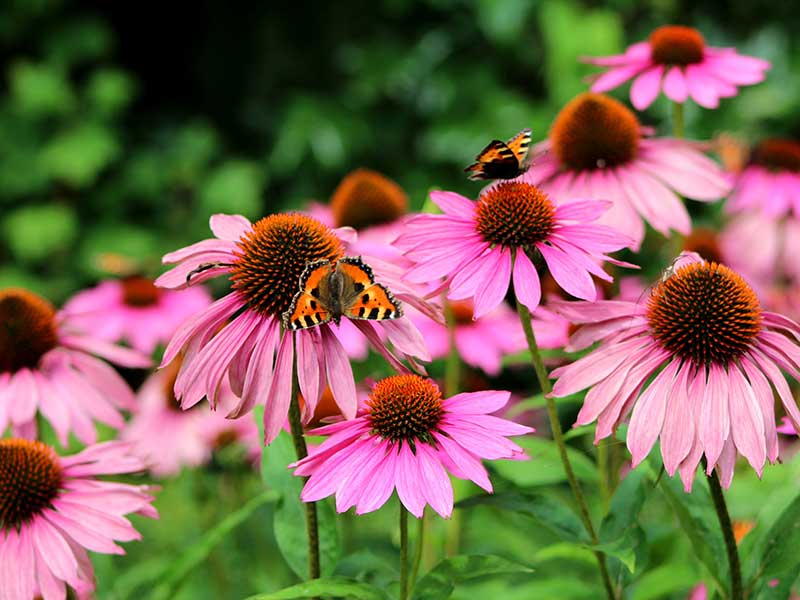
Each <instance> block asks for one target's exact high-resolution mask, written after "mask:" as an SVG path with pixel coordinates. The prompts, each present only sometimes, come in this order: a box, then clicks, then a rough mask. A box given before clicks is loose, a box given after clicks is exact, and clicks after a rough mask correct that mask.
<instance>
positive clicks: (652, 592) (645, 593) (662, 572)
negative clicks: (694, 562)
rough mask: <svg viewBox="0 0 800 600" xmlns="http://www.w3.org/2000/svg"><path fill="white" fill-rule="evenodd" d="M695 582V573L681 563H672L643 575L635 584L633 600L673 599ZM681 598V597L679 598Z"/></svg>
mask: <svg viewBox="0 0 800 600" xmlns="http://www.w3.org/2000/svg"><path fill="white" fill-rule="evenodd" d="M696 582H697V572H696V570H695V569H693V568H691V567H690V566H689V565H687V564H685V563H683V562H673V563H669V564H666V565H662V566H660V567H657V568H655V569H653V570H651V571H648V572H647V573H645V574H644V575H643V576H642V578H641V579H640V580H639V581H638V582H637V584H636V588H635V590H634V592H633V600H656V599H657V598H674V597H676V596H675V594H677V593H681V592H686V591H688V590H689V589H690V588H691V587H692V586H693V585H694V584H695V583H696ZM681 597H683V596H681Z"/></svg>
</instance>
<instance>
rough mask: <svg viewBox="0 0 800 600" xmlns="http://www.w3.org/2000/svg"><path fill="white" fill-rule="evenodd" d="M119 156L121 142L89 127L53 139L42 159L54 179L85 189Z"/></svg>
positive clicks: (99, 128)
mask: <svg viewBox="0 0 800 600" xmlns="http://www.w3.org/2000/svg"><path fill="white" fill-rule="evenodd" d="M119 153H120V145H119V142H118V141H117V138H116V137H115V136H114V134H113V133H112V131H111V130H110V129H108V128H106V127H102V126H100V125H89V124H86V125H80V126H77V127H74V128H73V129H70V130H68V131H65V132H63V133H60V134H58V135H56V136H55V137H53V138H52V139H51V140H50V141H49V142H48V144H47V145H46V146H45V147H44V150H43V152H42V155H41V160H42V165H43V166H44V167H45V169H46V170H47V171H48V172H49V173H50V176H51V177H53V178H55V179H60V180H63V181H65V182H67V183H69V184H71V185H74V186H76V187H86V186H89V185H91V184H92V183H94V181H95V179H96V178H97V176H98V175H99V174H100V172H101V171H102V170H103V169H104V168H105V167H106V166H108V165H109V164H111V163H112V162H113V161H114V160H115V159H116V158H117V156H118V155H119Z"/></svg>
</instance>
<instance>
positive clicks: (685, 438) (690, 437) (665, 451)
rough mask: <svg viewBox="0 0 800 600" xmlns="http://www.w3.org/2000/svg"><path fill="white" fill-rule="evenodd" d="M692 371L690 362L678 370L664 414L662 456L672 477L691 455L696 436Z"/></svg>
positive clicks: (665, 467)
mask: <svg viewBox="0 0 800 600" xmlns="http://www.w3.org/2000/svg"><path fill="white" fill-rule="evenodd" d="M690 371H691V367H690V366H689V365H688V364H684V365H683V366H682V367H681V368H680V370H679V371H678V375H677V377H676V378H675V383H674V385H673V388H672V393H671V394H670V396H669V398H668V399H667V409H666V412H665V414H664V427H663V428H662V430H661V456H662V457H663V459H664V469H665V470H666V471H667V473H668V474H669V475H670V477H671V476H673V475H674V474H675V471H676V470H677V469H678V466H679V465H680V463H681V461H682V460H683V459H685V458H686V457H687V456H688V455H689V452H690V451H691V449H692V443H693V441H694V436H695V422H694V416H693V415H692V409H691V406H690V402H693V401H696V399H695V398H691V399H690V398H689V395H688V385H689V381H688V378H689V372H690ZM634 410H635V409H634Z"/></svg>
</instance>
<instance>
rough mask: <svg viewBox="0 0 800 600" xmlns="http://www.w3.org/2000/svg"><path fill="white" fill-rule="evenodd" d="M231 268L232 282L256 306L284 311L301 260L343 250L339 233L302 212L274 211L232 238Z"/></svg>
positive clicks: (267, 310)
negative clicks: (234, 256)
mask: <svg viewBox="0 0 800 600" xmlns="http://www.w3.org/2000/svg"><path fill="white" fill-rule="evenodd" d="M237 244H238V246H239V248H238V250H237V259H236V261H235V262H234V265H233V267H232V269H231V280H232V281H233V288H234V289H236V290H238V291H239V292H240V293H241V294H242V295H243V296H244V297H245V298H246V299H247V301H248V303H249V305H250V307H251V308H252V309H253V310H256V311H258V312H261V313H264V314H269V315H278V316H280V315H281V314H283V313H284V312H285V311H286V310H287V309H288V308H289V305H290V304H291V302H292V298H293V297H294V295H295V293H296V292H297V290H298V285H299V282H300V275H302V274H303V270H304V269H305V268H306V263H308V262H311V261H315V260H321V259H327V260H330V261H335V260H338V259H339V258H340V257H341V256H342V245H341V242H340V241H339V238H337V237H336V235H335V234H334V233H333V231H331V230H330V229H328V228H327V227H326V226H325V225H323V224H322V223H320V222H319V221H317V220H316V219H314V218H312V217H308V216H306V215H301V214H296V213H292V214H277V215H270V216H268V217H265V218H263V219H261V220H260V221H258V222H257V223H255V224H254V225H253V229H252V230H251V231H249V232H248V233H247V234H246V235H245V236H243V237H242V238H241V239H240V240H239V241H238V242H237Z"/></svg>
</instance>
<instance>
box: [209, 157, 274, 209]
mask: <svg viewBox="0 0 800 600" xmlns="http://www.w3.org/2000/svg"><path fill="white" fill-rule="evenodd" d="M263 186H264V174H263V173H262V171H261V169H259V168H258V166H257V165H256V164H255V163H252V162H249V161H244V160H231V161H228V162H226V163H223V164H222V165H220V166H219V167H217V168H216V169H214V170H213V171H212V172H211V174H210V175H209V176H208V178H207V179H206V181H205V182H204V183H203V185H202V186H201V188H200V207H201V212H202V214H203V218H204V219H205V218H207V215H209V214H211V213H217V212H225V213H235V214H240V215H244V216H246V217H249V218H254V217H257V216H258V215H259V214H260V213H261V189H262V187H263Z"/></svg>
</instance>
